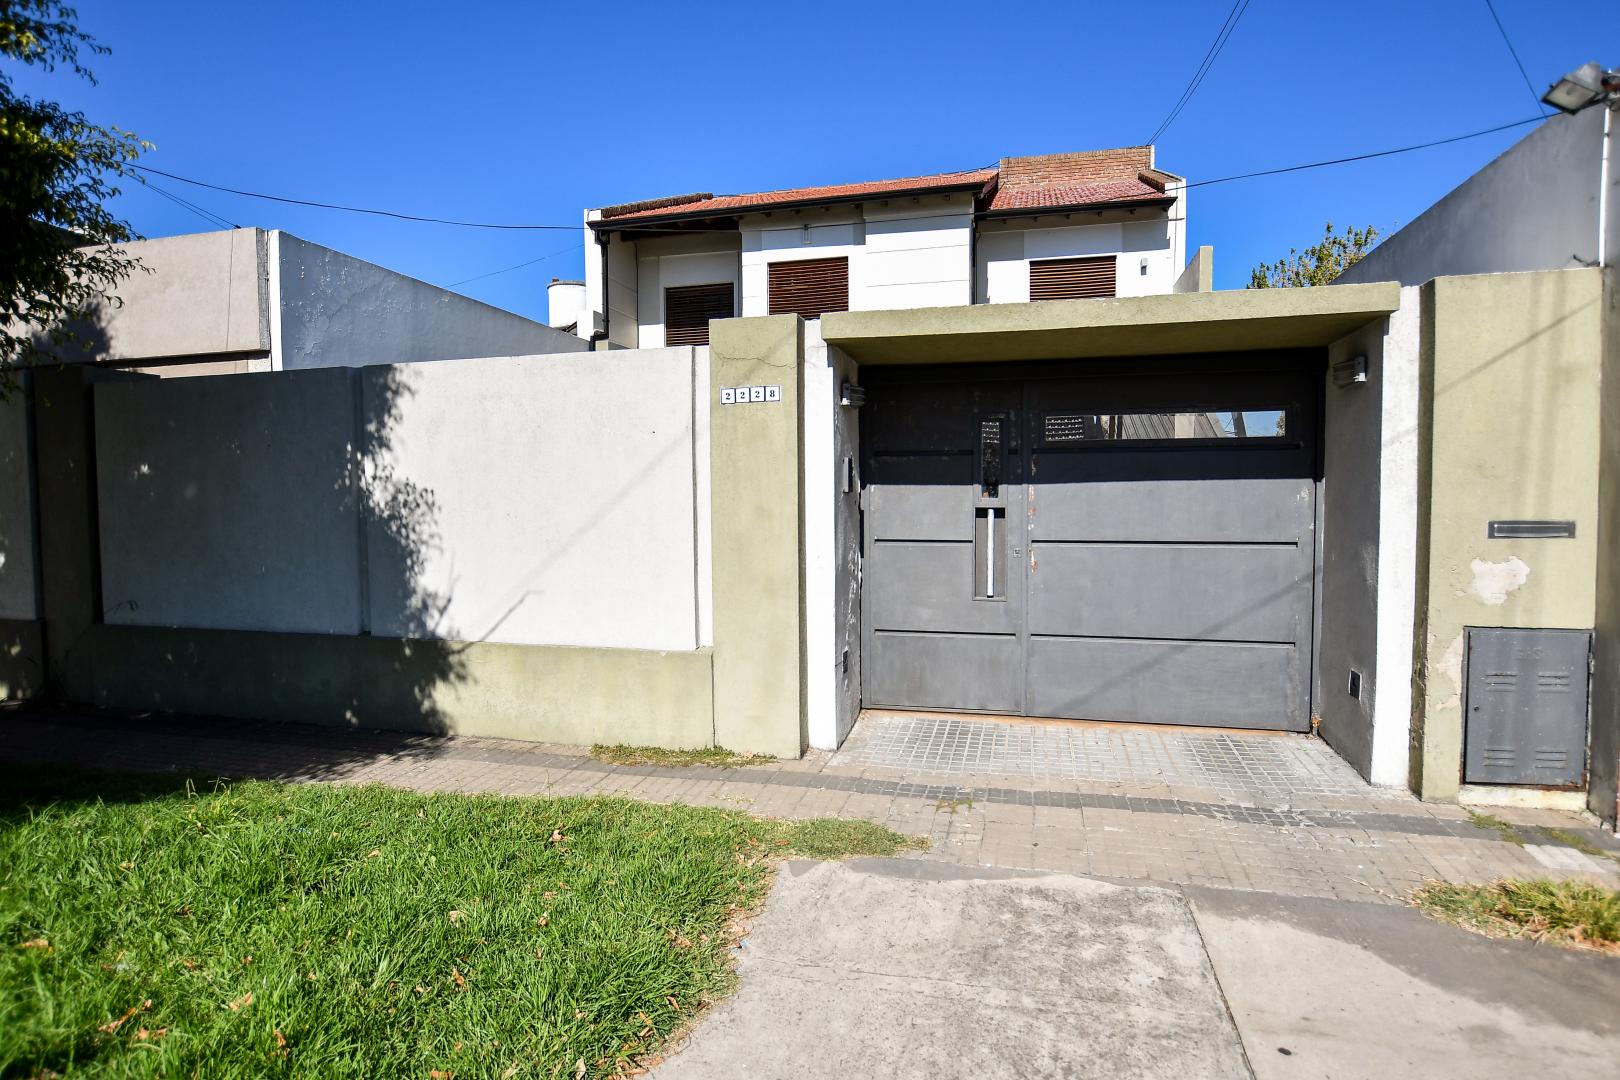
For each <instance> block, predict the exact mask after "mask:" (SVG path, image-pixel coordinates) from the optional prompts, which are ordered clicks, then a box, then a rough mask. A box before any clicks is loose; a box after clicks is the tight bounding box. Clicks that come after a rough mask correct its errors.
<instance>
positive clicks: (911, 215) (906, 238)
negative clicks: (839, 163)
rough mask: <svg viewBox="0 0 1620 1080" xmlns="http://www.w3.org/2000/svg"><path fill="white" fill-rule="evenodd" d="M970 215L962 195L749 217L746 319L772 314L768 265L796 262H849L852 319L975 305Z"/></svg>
mask: <svg viewBox="0 0 1620 1080" xmlns="http://www.w3.org/2000/svg"><path fill="white" fill-rule="evenodd" d="M885 202H887V203H888V205H884V203H885ZM972 211H973V207H972V203H971V201H970V200H969V199H968V197H967V196H966V195H961V194H959V195H956V196H953V197H951V198H949V199H947V198H944V197H938V196H936V197H932V198H919V199H915V200H913V199H909V198H908V199H894V200H892V201H891V200H878V201H875V202H873V203H872V204H870V205H862V206H861V207H859V208H855V207H847V208H846V207H836V206H835V207H827V208H818V209H811V210H805V211H803V212H800V213H782V214H774V215H764V214H755V215H750V216H749V217H745V218H744V219H743V221H742V304H743V306H742V312H741V313H742V314H743V315H745V316H754V315H765V314H767V313H768V312H769V311H770V290H769V274H770V270H769V268H770V264H772V263H776V262H788V261H792V260H795V259H830V258H847V259H849V310H851V311H886V310H890V309H894V308H913V307H949V306H954V305H959V304H967V303H970V302H971V299H972V297H971V291H970V280H971V273H970V266H971V264H970V262H969V254H968V253H969V249H970V246H971V236H972V227H973V224H972V223H973V217H972Z"/></svg>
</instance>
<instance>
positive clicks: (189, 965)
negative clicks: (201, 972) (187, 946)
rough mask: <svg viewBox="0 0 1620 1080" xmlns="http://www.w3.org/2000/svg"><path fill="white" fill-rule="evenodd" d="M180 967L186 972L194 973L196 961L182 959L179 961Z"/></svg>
mask: <svg viewBox="0 0 1620 1080" xmlns="http://www.w3.org/2000/svg"><path fill="white" fill-rule="evenodd" d="M180 966H181V967H183V968H185V969H186V970H187V971H196V970H197V961H195V960H189V959H186V958H185V957H182V958H181V960H180Z"/></svg>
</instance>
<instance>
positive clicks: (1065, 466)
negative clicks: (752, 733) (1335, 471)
mask: <svg viewBox="0 0 1620 1080" xmlns="http://www.w3.org/2000/svg"><path fill="white" fill-rule="evenodd" d="M1321 373H1322V366H1321V358H1320V357H1319V356H1317V355H1315V354H1311V355H1298V354H1289V355H1286V356H1284V355H1274V354H1262V355H1257V356H1247V357H1213V358H1167V359H1155V360H1142V359H1132V360H1116V361H1086V362H1073V363H1066V364H1060V365H1054V364H1043V365H1027V366H1018V367H1009V366H1005V365H997V366H996V367H994V368H991V367H969V366H957V367H950V368H946V367H929V368H866V369H864V370H863V372H862V382H863V383H865V384H866V387H867V392H868V396H867V402H866V405H865V407H864V408H863V409H862V410H861V442H862V453H863V457H864V460H863V483H864V485H865V488H864V491H863V494H862V500H863V501H862V507H863V529H864V534H865V535H864V540H863V543H864V549H865V566H864V572H863V584H862V611H863V650H864V652H863V659H862V675H863V686H862V699H863V702H864V704H866V705H869V706H886V707H898V708H922V709H944V710H962V711H976V712H993V713H1014V714H1022V715H1026V716H1046V717H1069V718H1077V719H1095V720H1121V721H1136V722H1145V723H1162V724H1203V725H1215V726H1224V727H1246V728H1273V729H1288V730H1305V729H1307V728H1308V727H1309V723H1310V695H1309V682H1310V667H1311V656H1310V654H1311V640H1312V611H1313V604H1314V593H1315V588H1314V584H1315V573H1314V567H1315V521H1316V483H1315V479H1316V477H1317V476H1318V475H1319V471H1318V462H1317V428H1318V416H1319V413H1320V402H1319V393H1320V389H1319V388H1320V387H1321V383H1322V374H1321Z"/></svg>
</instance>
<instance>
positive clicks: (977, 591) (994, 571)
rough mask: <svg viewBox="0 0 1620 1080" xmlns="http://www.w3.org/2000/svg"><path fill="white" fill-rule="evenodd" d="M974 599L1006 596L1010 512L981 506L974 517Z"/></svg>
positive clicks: (1005, 597) (993, 598)
mask: <svg viewBox="0 0 1620 1080" xmlns="http://www.w3.org/2000/svg"><path fill="white" fill-rule="evenodd" d="M973 599H975V600H1005V599H1007V512H1006V511H1005V510H1004V509H1002V508H1000V507H996V506H981V507H979V509H978V510H977V511H976V512H975V514H974V518H973Z"/></svg>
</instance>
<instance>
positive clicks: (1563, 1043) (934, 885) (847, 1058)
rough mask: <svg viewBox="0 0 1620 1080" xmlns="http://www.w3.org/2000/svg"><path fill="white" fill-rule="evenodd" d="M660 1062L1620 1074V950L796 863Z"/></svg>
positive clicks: (1422, 924) (1309, 1074) (734, 1070)
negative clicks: (736, 980) (736, 983)
mask: <svg viewBox="0 0 1620 1080" xmlns="http://www.w3.org/2000/svg"><path fill="white" fill-rule="evenodd" d="M738 951H739V961H738V971H739V974H740V975H741V979H742V985H741V988H740V989H739V991H738V992H737V994H736V995H735V996H734V997H732V998H731V999H729V1000H727V1001H726V1002H723V1003H722V1004H720V1005H719V1006H717V1007H716V1008H715V1010H714V1011H713V1012H712V1013H711V1014H710V1015H709V1016H707V1017H705V1018H704V1019H703V1020H702V1021H701V1022H700V1023H699V1025H698V1026H697V1028H696V1029H695V1031H694V1032H693V1033H692V1034H691V1035H690V1037H689V1038H688V1039H687V1041H686V1042H685V1043H684V1044H683V1045H680V1046H678V1047H677V1048H675V1049H674V1050H673V1052H672V1053H671V1054H670V1055H669V1057H668V1058H667V1059H666V1060H665V1061H664V1062H663V1063H662V1064H661V1065H659V1066H657V1067H656V1068H654V1069H653V1071H652V1075H653V1076H654V1077H656V1078H657V1080H685V1078H689V1077H690V1078H709V1077H729V1076H750V1077H759V1078H762V1080H777V1078H780V1080H790V1078H791V1080H823V1078H825V1080H835V1078H836V1080H843V1078H845V1077H851V1076H882V1077H888V1078H896V1080H909V1078H917V1080H921V1078H925V1077H927V1078H940V1080H957V1078H960V1080H980V1078H982V1077H987V1076H1009V1077H1011V1076H1016V1077H1096V1078H1099V1080H1101V1078H1116V1077H1123V1078H1144V1080H1146V1078H1164V1080H1197V1078H1205V1077H1209V1078H1215V1077H1248V1076H1254V1077H1258V1078H1260V1080H1272V1078H1276V1080H1304V1078H1312V1080H1317V1078H1324V1077H1331V1078H1340V1080H1352V1078H1363V1077H1365V1078H1367V1080H1388V1078H1390V1077H1407V1076H1411V1077H1425V1078H1429V1080H1446V1078H1451V1077H1456V1078H1458V1080H1496V1078H1501V1080H1523V1078H1524V1077H1526V1076H1537V1075H1539V1076H1557V1077H1568V1078H1572V1080H1573V1078H1581V1077H1594V1078H1595V1077H1605V1078H1606V1077H1612V1076H1613V1075H1614V1071H1615V1063H1616V1062H1620V1014H1616V1012H1615V1008H1614V1003H1615V1002H1616V1001H1620V961H1616V960H1615V959H1614V958H1612V957H1607V956H1599V955H1595V954H1591V953H1575V952H1570V951H1567V950H1561V949H1557V948H1554V947H1552V946H1545V947H1538V946H1535V945H1532V944H1529V943H1526V942H1503V941H1490V940H1487V939H1485V938H1481V937H1478V936H1475V935H1472V934H1468V933H1466V932H1464V931H1462V930H1457V929H1455V928H1452V927H1449V926H1443V925H1440V924H1438V923H1435V922H1432V921H1430V920H1428V919H1427V918H1425V917H1424V916H1423V915H1422V914H1420V913H1419V912H1417V911H1414V910H1411V909H1402V908H1392V907H1387V906H1382V905H1375V904H1358V903H1348V902H1344V901H1332V900H1319V899H1298V898H1285V897H1277V896H1273V895H1268V894H1259V893H1247V892H1236V891H1232V890H1214V889H1193V890H1186V891H1183V890H1179V889H1169V888H1158V887H1142V886H1121V885H1117V884H1111V883H1105V882H1100V881H1096V880H1091V879H1085V878H1079V877H1074V876H1071V875H1066V874H1038V873H1027V872H1025V873H1009V872H1005V871H994V870H977V871H975V870H969V869H965V868H958V867H949V866H940V865H930V864H927V863H922V862H917V861H912V860H904V861H900V860H884V859H864V860H856V861H853V862H850V863H844V864H834V863H789V864H788V865H787V866H785V867H784V868H783V869H782V871H781V872H780V873H779V874H778V877H777V882H776V885H775V887H774V888H773V891H772V894H771V897H770V900H769V902H768V903H767V905H766V908H765V911H764V913H763V914H762V915H761V916H760V917H759V918H758V919H757V920H756V921H755V923H754V925H753V927H752V928H751V931H750V934H749V936H748V937H747V938H746V939H745V940H744V942H743V943H742V945H741V947H740V948H739V950H738Z"/></svg>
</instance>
